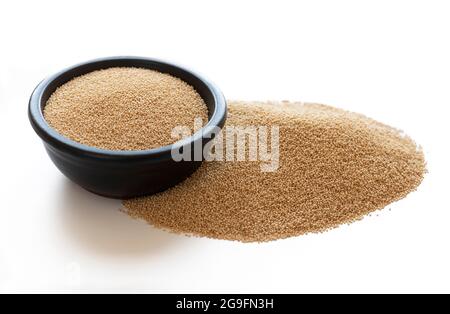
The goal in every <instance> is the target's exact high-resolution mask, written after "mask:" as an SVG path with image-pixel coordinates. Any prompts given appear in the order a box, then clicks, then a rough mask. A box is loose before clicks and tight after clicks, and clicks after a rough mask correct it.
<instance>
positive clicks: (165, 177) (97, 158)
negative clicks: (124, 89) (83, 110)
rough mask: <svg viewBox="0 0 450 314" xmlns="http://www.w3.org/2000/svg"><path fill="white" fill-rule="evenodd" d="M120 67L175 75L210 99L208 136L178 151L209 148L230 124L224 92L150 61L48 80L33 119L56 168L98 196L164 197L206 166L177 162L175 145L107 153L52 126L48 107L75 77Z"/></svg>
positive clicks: (129, 60)
mask: <svg viewBox="0 0 450 314" xmlns="http://www.w3.org/2000/svg"><path fill="white" fill-rule="evenodd" d="M118 66H120V67H141V68H148V69H153V70H157V71H160V72H163V73H168V74H171V75H173V76H176V77H178V78H180V79H182V80H184V81H186V82H187V83H189V84H190V85H192V86H193V87H194V88H195V89H196V90H197V92H198V93H199V94H200V95H201V97H202V98H203V99H204V101H205V103H206V105H207V106H208V111H209V121H208V123H207V124H206V125H205V127H204V128H203V130H202V132H197V133H195V134H194V135H193V136H192V137H189V138H187V139H185V140H183V141H180V142H177V143H175V144H174V145H175V146H176V147H181V146H183V147H193V145H195V144H197V145H201V146H204V145H205V144H206V143H207V142H209V141H210V140H211V139H212V138H213V137H214V136H213V135H214V131H215V128H216V127H220V128H221V127H222V126H223V125H224V123H225V119H226V113H227V108H226V102H225V98H224V97H223V95H222V93H221V92H220V90H219V89H218V88H217V87H216V86H215V85H214V84H212V83H211V82H209V81H208V80H206V79H204V78H202V77H200V76H199V75H197V74H194V73H193V72H191V71H189V70H186V69H183V68H182V67H179V66H176V65H173V64H169V63H166V62H162V61H158V60H154V59H148V58H139V57H112V58H103V59H97V60H93V61H89V62H85V63H82V64H78V65H76V66H73V67H70V68H68V69H66V70H63V71H61V72H59V73H57V74H55V75H53V76H51V77H49V78H47V79H45V80H44V81H42V82H41V83H40V84H39V85H38V86H37V87H36V89H35V90H34V92H33V94H32V95H31V98H30V102H29V110H28V114H29V119H30V122H31V125H32V126H33V128H34V130H35V131H36V133H37V134H38V135H39V136H40V137H41V139H42V140H43V142H44V145H45V148H46V150H47V152H48V154H49V156H50V158H51V159H52V161H53V162H54V164H55V165H56V166H57V167H58V169H59V170H60V171H61V172H62V173H63V174H65V175H66V176H67V177H68V178H69V179H71V180H72V181H74V182H75V183H77V184H79V185H80V186H82V187H84V188H85V189H87V190H89V191H91V192H93V193H96V194H99V195H103V196H106V197H112V198H121V199H125V198H132V197H137V196H142V195H149V194H153V193H157V192H161V191H163V190H165V189H167V188H169V187H171V186H173V185H175V184H177V183H179V182H180V181H182V180H184V179H185V178H186V177H188V176H189V175H191V174H192V173H193V172H194V171H195V170H196V169H197V168H198V167H199V166H200V164H201V161H181V162H175V161H174V160H173V159H172V157H171V149H172V146H171V145H169V146H164V147H160V148H155V149H151V150H144V151H109V150H102V149H98V148H94V147H90V146H86V145H83V144H79V143H77V142H74V141H71V140H69V139H67V138H65V137H63V136H62V135H60V134H59V133H57V132H56V131H55V130H54V129H52V128H51V127H50V126H49V125H48V124H47V122H46V121H45V119H44V116H43V108H44V106H45V104H46V102H47V100H48V98H49V97H50V95H51V94H52V93H53V92H54V91H55V90H56V88H58V87H59V86H61V85H62V84H64V83H66V82H68V81H70V80H71V79H72V78H74V77H77V76H80V75H83V74H86V73H89V72H92V71H95V70H100V69H105V68H110V67H118Z"/></svg>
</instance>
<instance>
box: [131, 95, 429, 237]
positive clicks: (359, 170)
mask: <svg viewBox="0 0 450 314" xmlns="http://www.w3.org/2000/svg"><path fill="white" fill-rule="evenodd" d="M231 125H233V126H248V125H252V126H255V125H265V126H269V127H270V126H274V125H276V126H279V128H280V166H279V169H278V171H275V172H266V173H264V172H261V169H260V163H258V162H249V161H246V162H208V163H204V164H203V165H202V167H201V168H200V169H199V170H198V171H197V172H196V173H194V174H193V175H192V177H190V178H189V179H187V180H186V181H184V182H183V183H181V184H179V185H178V186H176V187H174V188H172V189H170V190H168V191H166V192H163V193H160V194H157V195H153V196H149V197H143V198H138V199H133V200H127V201H124V206H125V208H126V209H125V210H126V211H127V212H128V214H129V215H131V216H132V217H134V218H138V219H143V220H145V221H147V222H148V223H149V224H151V225H154V226H156V227H159V228H164V229H168V230H170V231H173V232H177V233H183V234H189V235H196V236H203V237H210V238H216V239H227V240H238V241H243V242H252V241H270V240H275V239H281V238H286V237H292V236H298V235H303V234H306V233H310V232H322V231H325V230H328V229H330V228H334V227H337V226H339V225H341V224H345V223H350V222H353V221H355V220H358V219H361V218H362V217H364V216H365V215H367V214H369V213H371V212H373V211H375V210H378V209H382V208H384V207H385V206H386V205H388V204H389V203H392V202H394V201H397V200H399V199H401V198H403V197H405V196H406V195H407V194H408V193H410V192H411V191H414V190H415V189H416V188H417V186H418V185H419V184H420V183H421V181H422V179H423V176H424V173H425V160H424V155H423V153H422V151H421V150H420V149H418V147H417V146H416V144H415V143H414V141H413V140H411V139H410V138H409V137H407V136H405V135H403V134H402V133H401V132H399V131H398V130H396V129H394V128H391V127H389V126H386V125H384V124H381V123H378V122H376V121H374V120H372V119H369V118H366V117H364V116H362V115H359V114H355V113H351V112H347V111H344V110H340V109H336V108H332V107H329V106H325V105H319V104H302V103H287V102H283V103H258V102H253V103H248V102H231V103H229V117H228V120H227V126H231Z"/></svg>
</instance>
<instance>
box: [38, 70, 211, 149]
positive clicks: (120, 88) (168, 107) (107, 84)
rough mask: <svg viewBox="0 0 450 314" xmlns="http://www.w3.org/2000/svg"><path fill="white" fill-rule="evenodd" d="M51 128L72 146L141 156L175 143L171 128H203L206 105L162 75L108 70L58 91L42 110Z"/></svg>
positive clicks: (180, 83)
mask: <svg viewBox="0 0 450 314" xmlns="http://www.w3.org/2000/svg"><path fill="white" fill-rule="evenodd" d="M44 117H45V119H46V121H47V122H48V123H49V125H50V126H51V127H53V128H54V129H55V130H56V131H58V132H59V133H60V134H62V135H63V136H65V137H67V138H69V139H71V140H74V141H76V142H79V143H82V144H86V145H89V146H93V147H97V148H102V149H108V150H145V149H151V148H155V147H160V146H164V145H170V144H172V143H173V142H175V139H173V138H172V137H171V131H172V129H173V128H174V127H175V126H178V125H182V126H188V127H192V129H193V127H194V119H195V118H202V119H203V121H204V122H205V123H206V122H207V119H208V111H207V107H206V104H205V103H204V101H203V99H202V98H201V97H200V95H199V94H198V93H197V92H196V91H195V89H194V88H193V87H192V86H190V85H189V84H187V83H186V82H184V81H182V80H180V79H178V78H175V77H173V76H171V75H168V74H163V73H159V72H156V71H153V70H149V69H142V68H109V69H105V70H99V71H94V72H91V73H88V74H85V75H83V76H79V77H76V78H74V79H73V80H71V81H69V82H68V83H66V84H64V85H62V86H61V87H59V88H58V89H57V90H56V91H55V92H54V93H53V94H52V95H51V97H50V98H49V100H48V101H47V104H46V106H45V108H44Z"/></svg>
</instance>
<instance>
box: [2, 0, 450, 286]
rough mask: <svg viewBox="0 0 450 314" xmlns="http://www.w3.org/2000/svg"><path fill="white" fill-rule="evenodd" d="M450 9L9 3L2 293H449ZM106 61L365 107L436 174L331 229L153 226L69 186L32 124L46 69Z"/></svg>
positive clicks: (234, 92)
mask: <svg viewBox="0 0 450 314" xmlns="http://www.w3.org/2000/svg"><path fill="white" fill-rule="evenodd" d="M449 16H450V7H449V3H448V1H429V0H427V1H411V0H410V1H393V0H389V1H384V0H378V1H332V0H330V1H323V0H315V1H280V0H277V1H262V0H258V1H230V0H227V1H208V0H207V1H167V0H166V1H142V2H137V1H131V0H128V1H123V2H115V1H104V2H103V1H102V2H100V1H98V2H95V1H86V2H85V1H74V2H66V1H30V2H25V1H0V119H1V121H0V137H1V138H0V139H1V154H0V161H1V162H0V166H1V173H0V193H1V199H0V291H1V292H173V293H180V292H194V293H205V292H235V293H237V292H249V293H250V292H255V293H258V292H260V293H263V292H264V293H274V292H282V293H283V292H297V293H300V292H363V293H365V292H450V269H449V265H450V250H449V240H450V211H449V209H450V208H449V205H448V197H449V191H448V190H449V176H450V171H449V159H448V153H449V141H448V134H449V131H450V128H449V121H448V119H449V116H448V112H449V109H448V108H449V105H450V90H449V83H450V61H449V58H450V41H449V39H450V34H449V32H450V18H449ZM113 55H138V56H147V57H156V58H162V59H166V60H170V61H175V62H177V63H180V64H184V65H186V66H188V67H190V68H192V69H195V70H197V71H199V72H200V73H203V74H205V75H206V76H207V77H209V78H211V79H212V80H213V81H215V82H216V83H217V84H218V85H219V86H220V87H221V88H222V91H223V92H224V93H225V95H226V96H227V97H228V98H229V99H255V100H256V99H257V100H266V99H274V100H277V99H280V100H282V99H289V100H302V101H314V102H322V103H326V104H330V105H335V106H338V107H341V108H345V109H349V110H352V111H357V112H361V113H364V114H366V115H368V116H370V117H373V118H376V119H378V120H380V121H382V122H384V123H388V124H390V125H393V126H396V127H398V128H401V129H403V130H404V131H406V132H407V133H408V134H409V135H411V136H412V137H413V138H414V139H415V140H417V142H418V143H419V144H421V145H422V146H423V148H424V151H425V154H426V158H427V162H428V170H429V173H428V175H427V176H426V178H425V180H424V182H423V184H422V185H421V186H420V187H419V189H418V191H417V192H415V193H413V194H411V195H409V196H408V197H407V198H406V199H404V200H402V201H400V202H398V203H396V204H393V205H392V206H389V207H388V208H387V209H385V210H384V211H381V212H379V213H377V214H374V215H372V216H371V217H368V218H366V219H365V220H363V221H361V222H358V223H355V224H352V225H350V226H343V227H341V228H339V229H336V230H333V231H330V232H327V233H325V234H320V235H309V236H303V237H299V238H291V239H287V240H282V241H276V242H271V243H265V244H240V243H233V242H227V241H217V240H209V239H197V238H187V237H184V236H178V235H173V234H169V233H166V232H163V231H160V230H156V229H154V228H152V227H150V226H147V225H146V224H144V223H143V222H139V221H134V220H132V219H130V218H129V217H128V216H126V215H125V214H123V213H121V212H119V208H120V206H121V204H120V202H119V201H114V200H108V199H103V198H100V197H97V196H94V195H91V194H89V193H88V192H85V191H84V190H82V189H80V188H79V187H77V186H75V185H73V184H71V183H69V182H68V180H66V179H65V178H64V177H63V176H62V175H61V174H60V173H59V172H58V171H57V170H56V168H55V167H54V166H53V165H52V163H51V162H50V160H49V159H48V157H47V155H46V153H45V151H44V149H43V146H42V144H41V142H40V140H39V138H38V137H37V135H36V134H34V132H33V131H32V129H31V127H30V125H29V122H28V119H27V103H28V97H29V95H30V94H31V92H32V90H33V88H34V87H35V86H36V85H37V84H38V83H39V81H40V80H41V79H43V78H44V77H45V76H47V75H50V74H52V73H53V72H56V71H58V70H60V69H62V68H64V67H67V66H70V65H72V64H75V63H78V62H81V61H85V60H89V59H91V58H97V57H104V56H113ZM180 201H181V200H180ZM388 209H391V211H389V210H388Z"/></svg>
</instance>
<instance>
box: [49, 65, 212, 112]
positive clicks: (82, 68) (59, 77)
mask: <svg viewBox="0 0 450 314" xmlns="http://www.w3.org/2000/svg"><path fill="white" fill-rule="evenodd" d="M111 67H137V68H146V69H151V70H156V71H159V72H162V73H167V74H170V75H172V76H175V77H178V78H179V79H181V80H183V81H185V82H187V83H188V84H190V85H191V86H192V87H193V88H194V89H195V90H196V91H197V92H198V93H199V94H200V96H201V97H202V98H203V100H204V101H205V103H206V106H207V107H208V115H209V119H211V117H212V115H213V113H214V110H215V109H216V101H215V97H214V94H213V93H212V91H211V86H208V83H207V82H205V81H204V80H202V79H200V78H199V77H198V76H197V75H195V74H193V73H192V72H191V71H188V70H186V69H183V68H181V67H178V66H175V65H172V64H168V63H165V62H162V61H156V60H150V59H145V58H137V57H121V58H106V59H99V60H94V61H90V62H87V63H83V64H80V65H76V66H74V67H72V68H69V69H67V70H64V71H62V72H60V73H59V74H56V75H55V77H53V78H52V79H51V81H50V83H49V84H48V85H47V87H46V88H45V90H44V91H43V93H42V97H41V99H40V105H41V108H40V110H41V112H42V111H43V110H44V107H45V105H46V103H47V100H48V99H49V98H50V96H51V95H52V94H53V92H54V91H55V90H56V89H57V88H58V87H59V86H61V85H63V84H65V83H67V82H68V81H70V80H71V79H73V78H75V77H77V76H81V75H84V74H87V73H89V72H93V71H96V70H101V69H107V68H111Z"/></svg>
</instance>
